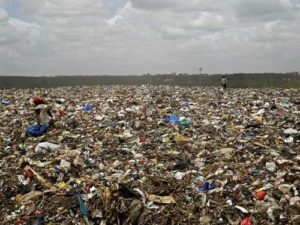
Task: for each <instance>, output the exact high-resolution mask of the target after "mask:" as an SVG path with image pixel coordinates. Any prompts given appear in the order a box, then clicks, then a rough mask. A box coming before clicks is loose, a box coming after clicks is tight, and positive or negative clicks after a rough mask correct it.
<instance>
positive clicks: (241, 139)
mask: <svg viewBox="0 0 300 225" xmlns="http://www.w3.org/2000/svg"><path fill="white" fill-rule="evenodd" d="M299 94H300V90H299V89H288V90H284V89H280V90H279V89H229V90H228V91H226V92H225V93H224V92H223V91H222V90H220V88H197V87H192V88H183V87H171V86H94V87H76V88H69V87H64V88H57V89H31V90H16V89H14V90H5V91H4V90H2V91H0V100H1V101H0V120H1V128H0V168H1V170H0V190H1V192H0V218H1V219H0V221H1V222H0V224H5V225H7V224H34V225H40V224H48V225H50V224H51V225H53V224H66V225H68V224H101V225H105V224H107V225H109V224H120V225H121V224H128V225H129V224H133V225H136V224H139V225H143V224H161V225H164V224H168V225H172V224H174V225H175V224H222V225H223V224H233V225H234V224H241V225H246V224H247V225H250V224H294V225H296V224H300V197H299V191H300V179H299V177H300V151H299V150H300V95H299ZM35 96H41V97H47V98H48V99H49V100H50V101H51V104H52V106H53V109H54V111H53V114H54V118H55V127H54V128H49V130H48V131H47V132H46V133H45V134H43V135H42V136H39V137H30V136H28V135H26V129H27V128H28V126H29V125H32V124H34V123H35V117H34V112H33V110H32V106H31V105H30V99H31V98H33V97H35Z"/></svg>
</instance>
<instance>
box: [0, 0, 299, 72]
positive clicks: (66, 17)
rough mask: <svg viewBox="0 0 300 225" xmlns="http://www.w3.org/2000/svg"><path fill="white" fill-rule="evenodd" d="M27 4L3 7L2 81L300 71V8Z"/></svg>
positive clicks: (280, 2) (144, 2)
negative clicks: (55, 76)
mask: <svg viewBox="0 0 300 225" xmlns="http://www.w3.org/2000/svg"><path fill="white" fill-rule="evenodd" d="M6 1H11V0H6ZM20 3H21V4H20V8H18V9H16V10H15V11H14V12H10V11H9V10H13V9H11V8H10V9H7V8H6V7H5V4H4V1H3V0H2V1H0V33H1V36H0V68H1V70H2V71H1V73H2V74H8V75H9V74H21V75H23V74H24V75H30V74H39V75H48V74H142V73H168V72H189V73H193V72H197V69H198V68H199V66H202V67H203V68H204V70H205V72H210V73H214V72H240V71H242V72H243V71H245V72H256V71H284V72H285V71H289V70H290V71H294V70H300V66H299V63H298V62H299V60H300V55H299V52H300V46H299V44H298V42H299V40H300V39H299V38H300V21H299V20H300V0H264V1H259V0H251V1H249V0H211V1H206V0H189V1H182V0H165V1H158V0H130V1H129V0H128V1H126V0H119V1H115V2H114V4H113V3H112V2H111V1H110V0H89V1H77V0H51V1H47V0H26V1H20ZM16 14H17V15H18V16H16V17H12V16H11V15H16Z"/></svg>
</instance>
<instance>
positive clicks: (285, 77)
mask: <svg viewBox="0 0 300 225" xmlns="http://www.w3.org/2000/svg"><path fill="white" fill-rule="evenodd" d="M223 75H225V76H226V77H227V79H228V86H229V87H232V88H299V87H300V74H299V73H298V72H293V73H252V74H250V73H236V74H214V75H208V74H201V75H200V74H175V73H172V74H157V75H151V74H145V75H140V76H135V75H128V76H108V75H104V76H85V75H76V76H52V77H25V76H0V89H10V88H51V87H62V86H85V85H117V84H122V85H142V84H150V85H179V86H220V80H221V77H222V76H223Z"/></svg>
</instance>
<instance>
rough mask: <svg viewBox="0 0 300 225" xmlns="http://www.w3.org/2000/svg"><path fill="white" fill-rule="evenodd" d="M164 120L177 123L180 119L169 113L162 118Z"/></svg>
mask: <svg viewBox="0 0 300 225" xmlns="http://www.w3.org/2000/svg"><path fill="white" fill-rule="evenodd" d="M164 122H165V123H174V124H179V122H180V120H179V117H178V116H176V115H170V116H167V117H166V118H165V119H164Z"/></svg>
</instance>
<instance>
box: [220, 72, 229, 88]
mask: <svg viewBox="0 0 300 225" xmlns="http://www.w3.org/2000/svg"><path fill="white" fill-rule="evenodd" d="M227 83H228V80H227V78H226V77H225V76H222V78H221V84H222V86H223V90H224V91H225V90H227Z"/></svg>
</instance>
